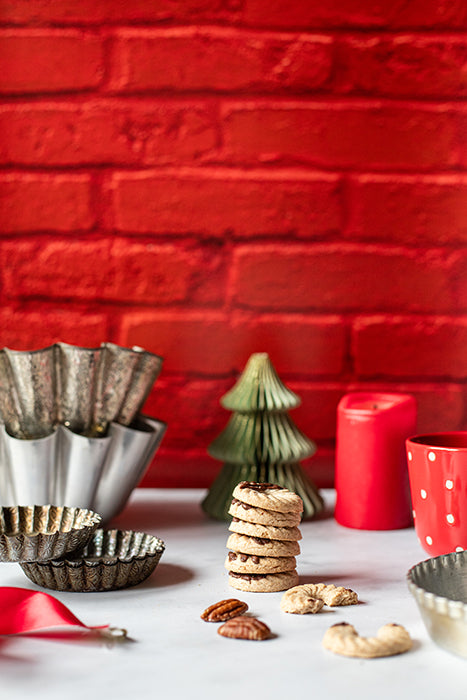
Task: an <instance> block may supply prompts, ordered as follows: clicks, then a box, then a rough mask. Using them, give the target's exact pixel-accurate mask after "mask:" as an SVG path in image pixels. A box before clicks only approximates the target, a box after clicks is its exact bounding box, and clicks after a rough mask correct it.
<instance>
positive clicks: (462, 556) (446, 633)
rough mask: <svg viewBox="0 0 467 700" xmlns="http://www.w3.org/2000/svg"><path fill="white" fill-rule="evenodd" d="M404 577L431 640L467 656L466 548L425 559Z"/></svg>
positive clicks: (455, 652) (459, 654)
mask: <svg viewBox="0 0 467 700" xmlns="http://www.w3.org/2000/svg"><path fill="white" fill-rule="evenodd" d="M407 580H408V585H409V589H410V592H411V593H412V595H413V596H414V598H415V600H416V601H417V605H418V608H419V610H420V614H421V616H422V619H423V622H424V623H425V626H426V628H427V631H428V634H429V635H430V637H431V638H432V639H433V641H434V642H435V643H436V644H438V645H439V646H440V647H443V649H446V650H447V651H450V652H452V653H453V654H457V655H458V656H462V657H464V658H467V551H463V552H452V553H450V554H442V555H440V556H438V557H433V558H431V559H426V560H425V561H422V562H420V563H419V564H416V565H415V566H413V567H412V568H411V569H410V570H409V572H408V573H407Z"/></svg>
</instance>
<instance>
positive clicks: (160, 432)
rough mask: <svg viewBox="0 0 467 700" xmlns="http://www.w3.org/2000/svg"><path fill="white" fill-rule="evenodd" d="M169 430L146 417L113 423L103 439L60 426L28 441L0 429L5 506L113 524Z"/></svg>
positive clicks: (0, 498)
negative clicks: (80, 514) (58, 508)
mask: <svg viewBox="0 0 467 700" xmlns="http://www.w3.org/2000/svg"><path fill="white" fill-rule="evenodd" d="M166 427H167V426H166V424H165V423H163V422H162V421H158V420H156V419H153V418H148V417H147V416H140V417H138V418H137V419H136V420H135V421H134V422H133V423H132V425H131V426H124V425H120V424H118V423H113V422H112V423H111V424H110V426H109V428H108V431H107V435H106V436H102V437H86V436H84V435H78V434H77V433H73V432H72V431H71V430H69V428H67V427H65V426H63V425H59V426H58V427H57V428H56V429H55V430H54V432H53V433H52V434H51V435H47V436H45V437H42V438H37V439H35V440H23V439H20V438H15V437H12V436H11V435H10V434H9V433H8V432H7V430H6V428H5V426H4V425H0V505H4V506H12V505H15V504H18V503H54V504H55V505H68V506H75V507H79V508H89V509H91V510H94V511H96V512H98V513H99V514H100V515H101V516H102V519H103V522H108V521H109V520H110V519H111V518H112V517H114V516H115V515H116V514H117V513H118V512H120V510H122V508H123V507H124V505H125V503H126V501H127V500H128V497H129V495H130V493H131V492H132V490H133V489H134V488H135V487H136V486H137V484H138V483H139V481H140V480H141V479H142V477H143V474H144V472H145V471H146V469H147V467H148V466H149V464H150V462H151V460H152V458H153V456H154V455H155V453H156V451H157V448H158V447H159V445H160V443H161V440H162V438H163V436H164V434H165V430H166Z"/></svg>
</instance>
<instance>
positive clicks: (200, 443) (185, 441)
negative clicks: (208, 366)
mask: <svg viewBox="0 0 467 700" xmlns="http://www.w3.org/2000/svg"><path fill="white" fill-rule="evenodd" d="M231 385H232V380H214V381H212V380H209V379H207V380H197V379H195V380H190V379H188V380H187V379H186V377H181V376H175V377H174V376H169V377H165V369H164V370H163V372H162V375H161V376H160V378H159V379H158V380H157V382H156V385H155V387H154V389H153V391H152V392H151V395H150V396H149V398H148V400H147V402H146V404H145V406H144V413H146V414H147V415H150V416H155V417H158V418H160V419H161V420H164V421H166V422H167V424H168V426H170V429H169V430H167V434H166V436H165V437H164V447H166V448H168V449H177V448H178V449H193V448H200V449H206V448H207V446H208V445H209V444H210V442H211V441H212V440H213V439H214V438H215V437H216V435H218V434H219V433H220V432H221V430H223V428H224V427H225V424H226V423H227V421H228V420H229V418H230V413H228V412H227V411H226V410H225V409H224V408H222V407H221V405H220V403H219V400H220V398H221V396H222V395H223V394H225V392H226V391H227V390H228V389H230V387H231Z"/></svg>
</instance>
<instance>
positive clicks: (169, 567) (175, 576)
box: [138, 563, 194, 589]
mask: <svg viewBox="0 0 467 700" xmlns="http://www.w3.org/2000/svg"><path fill="white" fill-rule="evenodd" d="M192 578H194V573H193V571H191V569H188V568H186V567H185V566H178V565H177V564H162V563H161V564H158V566H157V568H156V570H155V571H154V573H153V574H152V575H151V576H150V577H149V578H147V579H146V580H145V581H143V582H142V583H140V584H139V586H138V589H143V588H165V587H166V586H176V585H178V584H180V583H185V581H190V580H191V579H192Z"/></svg>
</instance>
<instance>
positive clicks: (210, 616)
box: [201, 598, 248, 622]
mask: <svg viewBox="0 0 467 700" xmlns="http://www.w3.org/2000/svg"><path fill="white" fill-rule="evenodd" d="M247 610H248V605H247V604H246V603H244V602H243V601H242V600H237V598H227V599H226V600H220V601H219V602H218V603H214V604H213V605H210V606H209V608H206V610H205V611H204V612H203V613H202V614H201V619H202V620H205V621H206V622H224V621H225V620H230V619H231V618H233V617H237V616H238V615H243V613H244V612H246V611H247Z"/></svg>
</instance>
